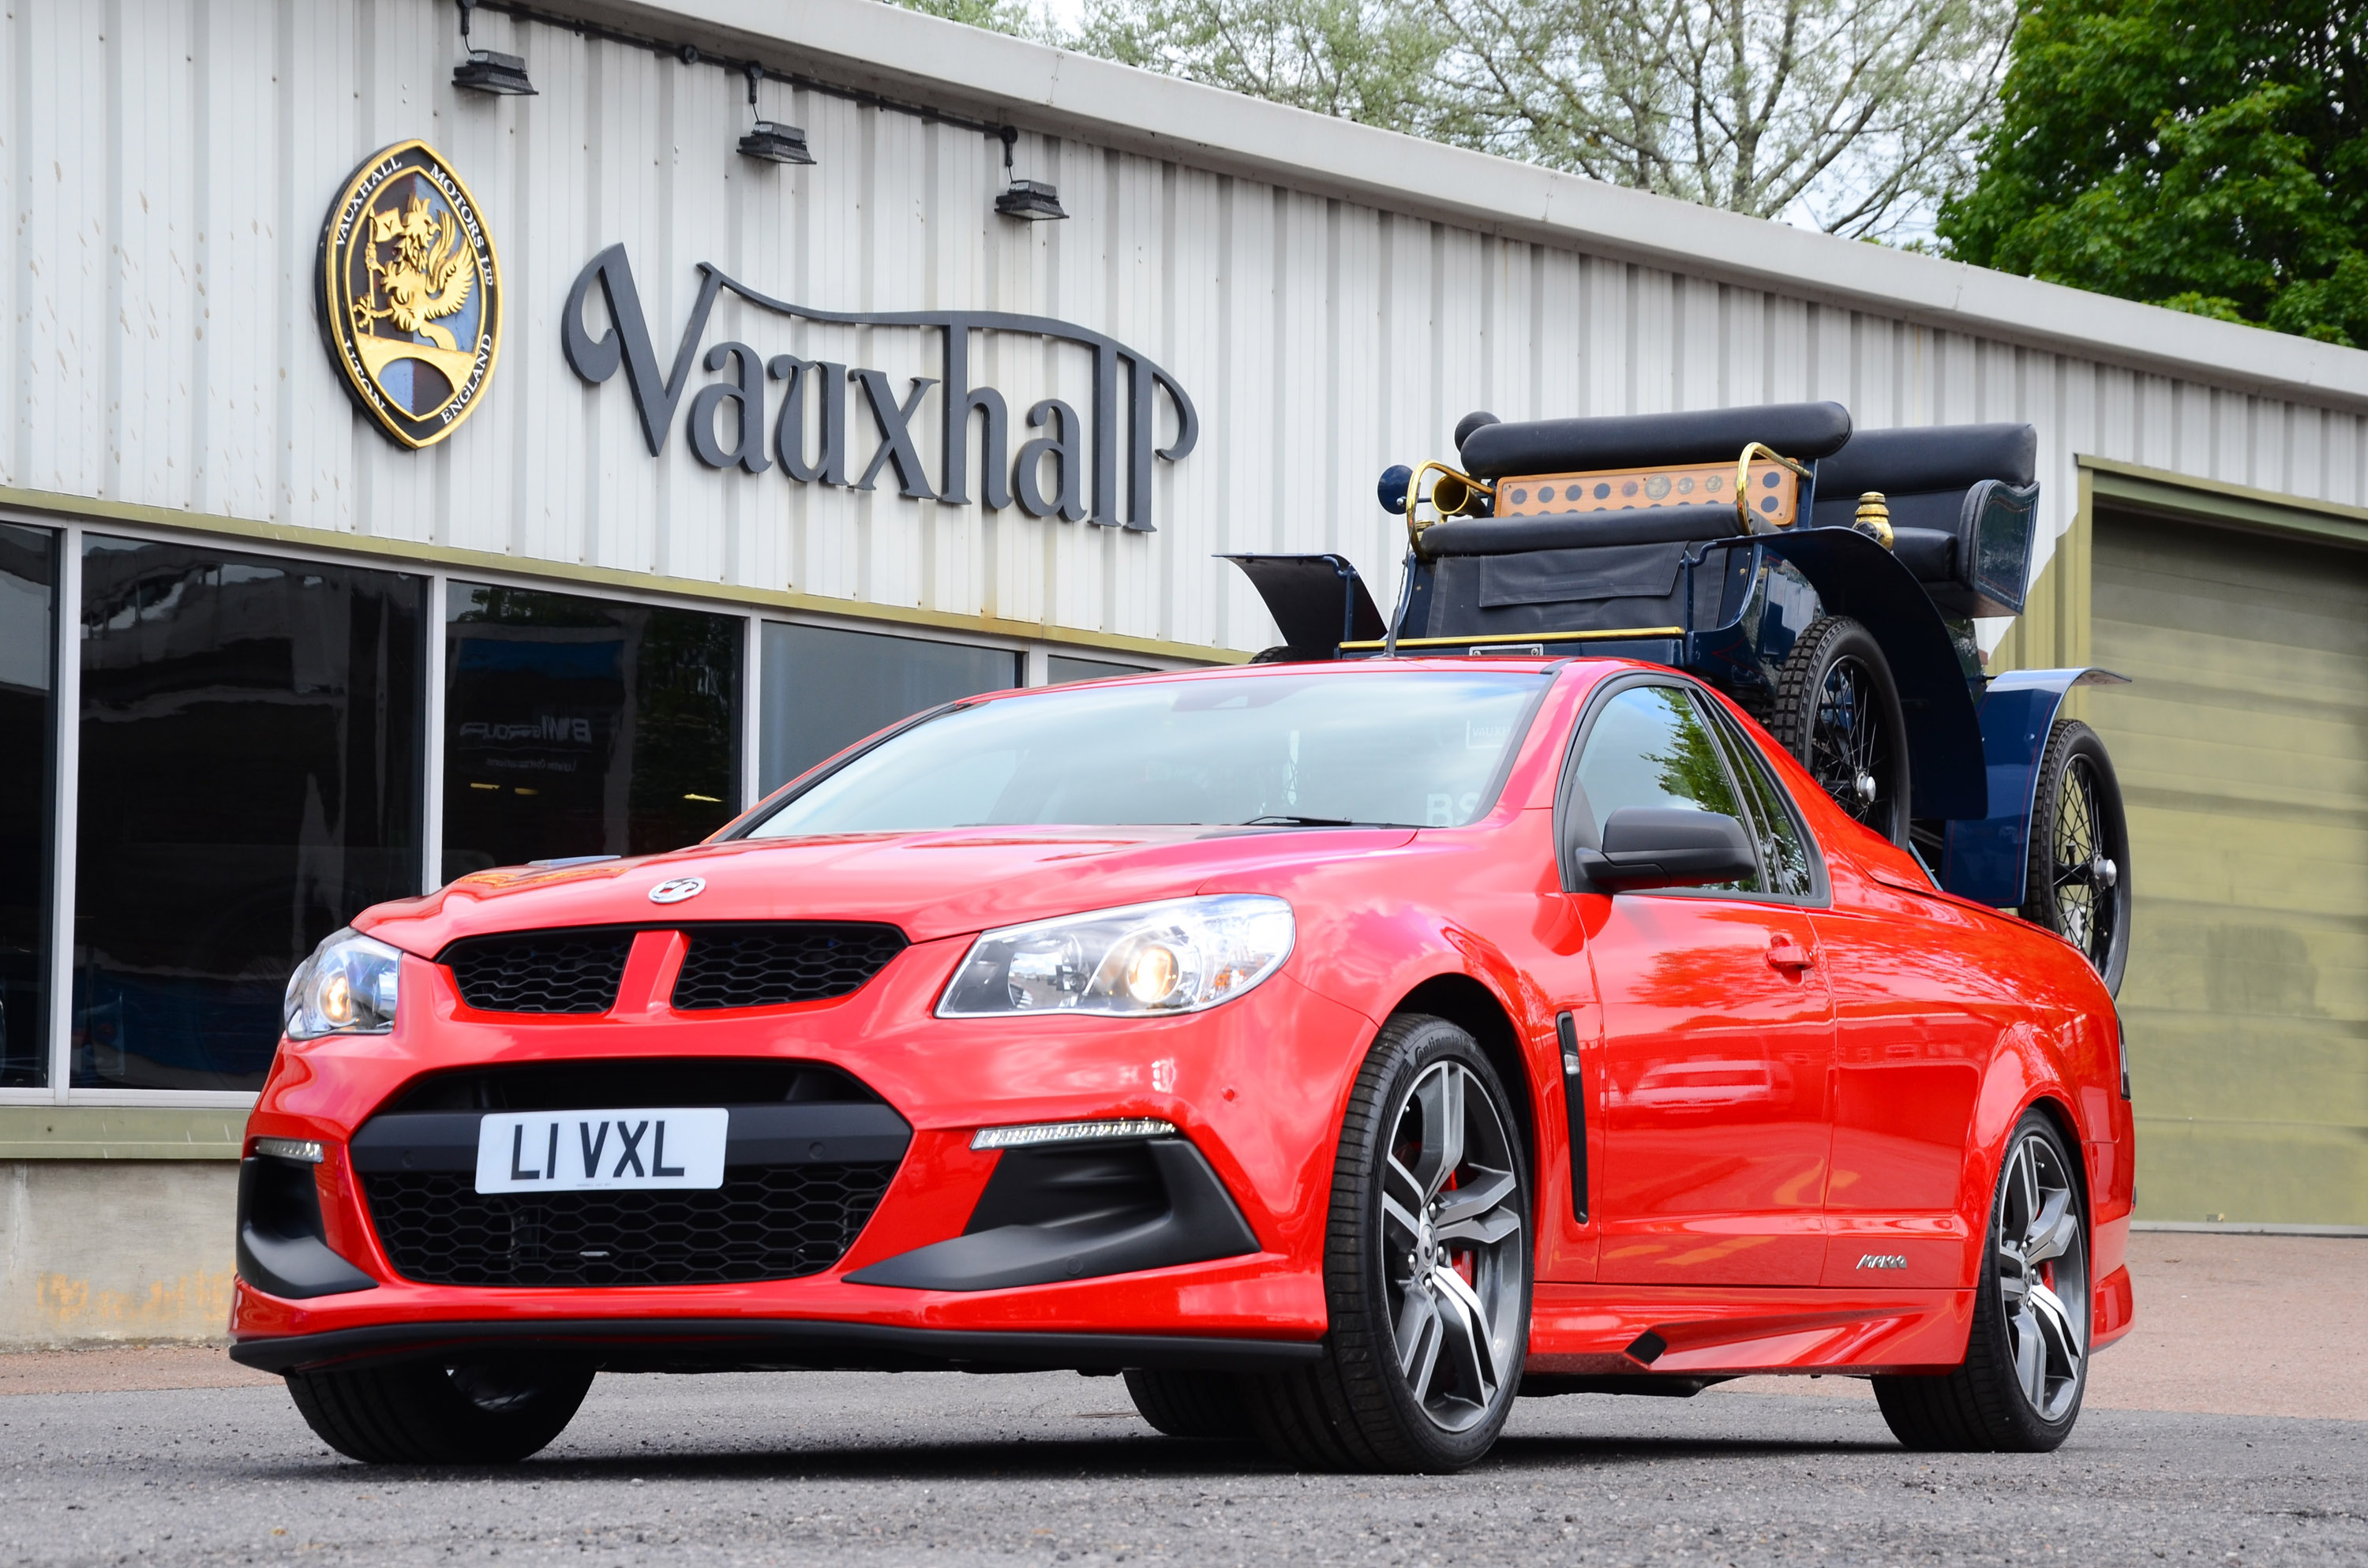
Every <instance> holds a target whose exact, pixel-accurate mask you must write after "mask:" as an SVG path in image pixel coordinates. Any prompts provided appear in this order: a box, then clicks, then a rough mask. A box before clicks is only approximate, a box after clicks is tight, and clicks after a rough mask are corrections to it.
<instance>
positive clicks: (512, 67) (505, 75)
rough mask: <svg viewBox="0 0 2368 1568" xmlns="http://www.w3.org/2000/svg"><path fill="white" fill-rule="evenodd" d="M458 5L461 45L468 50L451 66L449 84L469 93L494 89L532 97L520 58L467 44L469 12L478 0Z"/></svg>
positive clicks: (496, 91)
mask: <svg viewBox="0 0 2368 1568" xmlns="http://www.w3.org/2000/svg"><path fill="white" fill-rule="evenodd" d="M460 6H461V48H462V49H463V50H467V51H468V55H469V58H468V59H466V60H464V61H462V62H461V63H460V64H458V65H455V66H454V67H452V85H454V86H456V87H466V88H467V89H468V90H469V91H471V92H472V93H494V94H498V95H500V96H501V97H529V98H530V97H535V96H536V95H535V90H534V84H533V83H532V82H530V81H529V80H528V79H527V74H526V61H525V60H524V59H523V58H521V57H520V56H518V55H515V54H504V53H502V52H501V51H498V50H492V49H471V48H470V47H469V13H470V12H472V11H473V10H475V9H476V8H477V0H460Z"/></svg>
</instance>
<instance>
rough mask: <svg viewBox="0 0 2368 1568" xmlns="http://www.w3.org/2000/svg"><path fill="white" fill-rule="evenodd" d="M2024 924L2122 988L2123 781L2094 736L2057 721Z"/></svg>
mask: <svg viewBox="0 0 2368 1568" xmlns="http://www.w3.org/2000/svg"><path fill="white" fill-rule="evenodd" d="M2029 875H2030V881H2028V882H2027V883H2026V884H2025V886H2026V892H2025V894H2024V899H2023V905H2022V917H2023V918H2024V919H2025V920H2029V921H2032V923H2034V924H2036V925H2040V926H2046V927H2047V928H2048V929H2049V930H2051V931H2053V932H2055V933H2056V934H2057V935H2058V936H2060V937H2064V938H2065V939H2066V941H2068V942H2070V943H2071V944H2072V945H2073V946H2074V947H2076V948H2078V949H2080V951H2081V952H2082V953H2083V954H2085V955H2086V956H2087V957H2088V960H2089V964H2090V965H2091V966H2092V967H2094V968H2095V970H2096V971H2097V972H2098V974H2099V975H2100V976H2102V977H2103V979H2104V982H2105V989H2106V990H2108V991H2112V992H2118V991H2120V990H2121V988H2122V971H2123V970H2124V969H2125V968H2127V967H2128V964H2129V956H2130V828H2129V819H2128V818H2127V817H2126V816H2125V815H2124V814H2123V811H2122V786H2121V781H2120V780H2119V779H2118V778H2115V777H2114V776H2113V762H2112V758H2111V757H2109V756H2106V755H2105V744H2104V743H2103V742H2102V741H2100V740H2099V739H2098V738H2097V733H2096V732H2095V731H2094V730H2091V729H2090V728H2089V726H2088V725H2086V724H2083V723H2081V722H2079V721H2078V720H2077V719H2059V720H2057V721H2056V722H2055V729H2054V730H2053V731H2051V732H2050V733H2049V734H2048V737H2047V749H2046V751H2045V752H2044V753H2042V754H2041V756H2040V762H2039V779H2038V783H2037V786H2036V787H2035V788H2034V789H2033V790H2032V801H2031V865H2030V872H2029Z"/></svg>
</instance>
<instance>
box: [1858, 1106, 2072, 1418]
mask: <svg viewBox="0 0 2368 1568" xmlns="http://www.w3.org/2000/svg"><path fill="white" fill-rule="evenodd" d="M2087 1207H2088V1205H2087V1203H2086V1201H2085V1199H2084V1198H2083V1196H2082V1192H2081V1187H2080V1177H2079V1168H2078V1165H2077V1163H2076V1162H2075V1158H2074V1156H2073V1154H2072V1153H2071V1150H2070V1146H2069V1145H2067V1144H2066V1142H2065V1141H2064V1138H2063V1136H2062V1134H2060V1133H2059V1132H2057V1131H2056V1129H2055V1122H2053V1121H2052V1120H2050V1119H2048V1117H2047V1116H2046V1114H2045V1113H2044V1112H2042V1111H2036V1110H2033V1111H2029V1112H2026V1113H2025V1114H2024V1116H2023V1119H2022V1120H2021V1122H2020V1123H2018V1124H2017V1125H2016V1127H2015V1130H2014V1136H2013V1137H2011V1138H2010V1139H2009V1140H2008V1141H2007V1155H2006V1162H2005V1164H2004V1165H2003V1166H2002V1167H2001V1168H2000V1170H1999V1172H1998V1196H1997V1197H1996V1199H1993V1201H1992V1202H1991V1205H1990V1233H1989V1245H1988V1247H1987V1249H1985V1252H1984V1255H1983V1258H1982V1271H1981V1282H1980V1286H1979V1289H1978V1290H1975V1296H1974V1322H1973V1332H1972V1333H1971V1335H1969V1336H1968V1337H1967V1339H1966V1342H1965V1360H1964V1365H1963V1366H1961V1367H1959V1368H1957V1369H1956V1370H1954V1371H1952V1372H1948V1373H1944V1374H1942V1375H1941V1376H1939V1377H1878V1378H1876V1379H1875V1380H1874V1395H1875V1399H1876V1401H1877V1402H1878V1403H1880V1404H1881V1406H1882V1408H1883V1418H1884V1421H1886V1422H1888V1423H1889V1424H1890V1426H1891V1430H1892V1434H1893V1435H1894V1436H1895V1437H1897V1438H1898V1439H1899V1440H1900V1441H1901V1442H1902V1443H1905V1444H1906V1445H1907V1447H1909V1448H1911V1449H1925V1450H1930V1451H1951V1452H1964V1453H1975V1452H1983V1453H1987V1452H1997V1453H2031V1454H2036V1453H2046V1452H2048V1451H2049V1450H2051V1449H2055V1447H2056V1446H2057V1445H2059V1444H2061V1443H2062V1442H2063V1441H2064V1439H2065V1438H2066V1437H2070V1436H2071V1434H2072V1424H2073V1423H2074V1422H2075V1421H2077V1420H2078V1419H2079V1415H2080V1395H2081V1392H2082V1391H2083V1390H2084V1389H2085V1388H2086V1387H2087V1385H2088V1379H2089V1318H2090V1315H2091V1313H2092V1312H2093V1310H2094V1309H2093V1307H2092V1305H2091V1303H2090V1301H2089V1232H2088V1225H2087V1222H2086V1219H2085V1212H2086V1210H2087Z"/></svg>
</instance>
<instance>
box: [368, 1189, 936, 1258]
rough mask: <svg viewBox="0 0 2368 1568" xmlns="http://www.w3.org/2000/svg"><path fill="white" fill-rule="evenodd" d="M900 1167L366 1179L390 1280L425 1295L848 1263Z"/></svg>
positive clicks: (371, 1211) (373, 1220)
mask: <svg viewBox="0 0 2368 1568" xmlns="http://www.w3.org/2000/svg"><path fill="white" fill-rule="evenodd" d="M895 1173H896V1165H895V1162H894V1161H888V1162H883V1163H877V1164H864V1165H767V1166H753V1167H736V1168H732V1169H727V1170H726V1171H725V1172H724V1176H723V1186H722V1187H717V1188H715V1189H713V1190H712V1191H692V1192H684V1191H658V1192H554V1193H539V1194H534V1195H531V1196H523V1197H521V1196H513V1195H509V1194H494V1195H485V1194H480V1193H479V1192H477V1191H476V1189H475V1182H474V1180H473V1178H472V1177H471V1176H465V1175H460V1174H456V1173H450V1172H441V1171H420V1172H412V1171H379V1172H372V1173H370V1175H368V1176H365V1177H364V1178H363V1193H364V1196H365V1197H366V1198H367V1199H368V1200H369V1203H370V1219H371V1221H372V1222H373V1223H374V1224H376V1226H377V1227H378V1235H379V1241H380V1243H381V1245H383V1246H384V1247H385V1248H386V1254H387V1258H388V1260H389V1261H390V1262H392V1263H393V1265H394V1268H395V1272H396V1273H398V1274H401V1275H402V1276H403V1277H404V1278H406V1279H416V1280H417V1281H419V1282H420V1283H421V1284H424V1285H722V1284H737V1283H743V1282H746V1281H750V1280H758V1279H793V1278H797V1277H798V1276H800V1275H803V1274H819V1273H820V1272H822V1271H823V1270H824V1269H825V1268H828V1267H830V1266H831V1265H832V1264H834V1263H836V1262H837V1261H838V1260H839V1258H840V1257H842V1256H845V1254H846V1252H847V1249H848V1247H850V1246H852V1245H853V1244H855V1238H856V1235H857V1233H859V1232H860V1231H861V1230H862V1229H863V1225H864V1221H867V1220H869V1219H871V1210H873V1209H874V1208H876V1207H878V1205H879V1202H880V1195H881V1194H882V1193H883V1192H885V1191H886V1190H887V1188H888V1180H889V1178H890V1177H891V1176H894V1175H895Z"/></svg>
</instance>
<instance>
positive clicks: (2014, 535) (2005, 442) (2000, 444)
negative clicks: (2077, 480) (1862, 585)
mask: <svg viewBox="0 0 2368 1568" xmlns="http://www.w3.org/2000/svg"><path fill="white" fill-rule="evenodd" d="M2038 456H2039V433H2038V432H2037V431H2036V430H2034V429H2033V428H2032V426H2028V425H1943V426H1930V427H1926V428H1922V429H1904V430H1861V431H1860V432H1858V433H1857V434H1855V435H1853V436H1852V437H1850V440H1849V442H1848V443H1847V444H1845V445H1844V446H1843V447H1842V448H1841V449H1839V451H1837V452H1835V453H1834V454H1833V455H1832V456H1830V457H1828V458H1826V459H1825V460H1822V461H1820V462H1819V463H1818V464H1817V483H1816V497H1815V499H1814V501H1813V503H1812V504H1811V506H1810V511H1811V513H1812V514H1813V516H1812V518H1811V520H1812V522H1813V523H1814V524H1815V525H1816V527H1819V528H1828V527H1834V526H1841V527H1849V526H1850V524H1851V523H1852V522H1853V520H1854V519H1855V517H1856V516H1857V513H1858V506H1859V501H1860V497H1861V495H1865V494H1869V493H1878V494H1881V495H1882V497H1883V503H1882V504H1883V506H1884V508H1885V509H1886V510H1887V511H1888V513H1889V517H1888V521H1889V523H1890V526H1891V531H1892V536H1893V544H1892V552H1893V553H1894V554H1896V556H1898V558H1899V562H1900V564H1901V565H1903V566H1905V567H1907V569H1908V571H1909V572H1911V573H1913V574H1915V576H1916V579H1917V581H1918V582H1920V583H1922V584H1923V585H1924V586H1925V588H1926V590H1927V591H1929V592H1930V594H1931V596H1932V602H1933V603H1934V604H1935V605H1937V606H1938V607H1940V609H1941V613H1942V614H1944V615H2021V613H2022V597H2023V576H2024V574H2025V573H2026V572H2027V571H2028V569H2029V566H2030V562H2031V546H2032V513H2033V512H2034V511H2035V510H2036V508H2037V506H2038V505H2039V486H2038V484H2037V483H2036V468H2037V460H2038Z"/></svg>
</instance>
